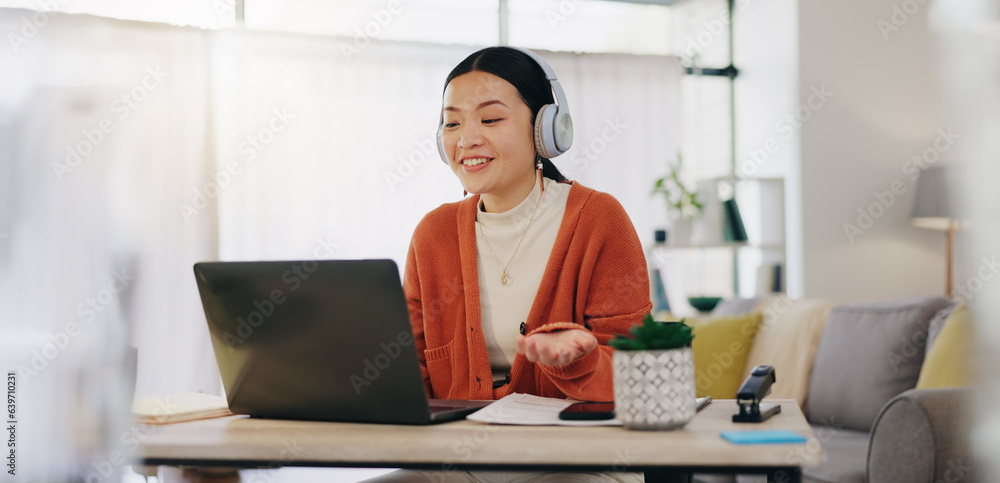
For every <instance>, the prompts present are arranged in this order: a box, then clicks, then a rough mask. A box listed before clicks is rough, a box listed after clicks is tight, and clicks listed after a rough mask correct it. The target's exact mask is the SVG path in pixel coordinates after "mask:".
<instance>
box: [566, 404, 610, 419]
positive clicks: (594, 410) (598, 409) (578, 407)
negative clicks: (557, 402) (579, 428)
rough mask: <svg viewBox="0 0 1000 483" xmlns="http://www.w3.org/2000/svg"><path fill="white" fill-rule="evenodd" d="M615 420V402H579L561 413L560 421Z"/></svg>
mask: <svg viewBox="0 0 1000 483" xmlns="http://www.w3.org/2000/svg"><path fill="white" fill-rule="evenodd" d="M614 418H615V403H613V402H578V403H573V404H572V405H570V406H569V407H568V408H566V409H563V410H562V411H560V412H559V419H565V420H567V421H591V420H598V419H614Z"/></svg>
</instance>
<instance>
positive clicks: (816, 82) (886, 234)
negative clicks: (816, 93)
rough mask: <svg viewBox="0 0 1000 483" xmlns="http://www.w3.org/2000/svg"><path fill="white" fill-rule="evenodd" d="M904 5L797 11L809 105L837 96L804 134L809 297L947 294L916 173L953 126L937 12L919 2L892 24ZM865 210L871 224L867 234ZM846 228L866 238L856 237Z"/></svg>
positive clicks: (802, 88) (821, 5)
mask: <svg viewBox="0 0 1000 483" xmlns="http://www.w3.org/2000/svg"><path fill="white" fill-rule="evenodd" d="M906 3H907V2H899V1H895V0H845V1H840V2H800V3H799V69H800V70H799V101H800V102H801V103H805V102H806V101H807V100H808V97H809V96H810V95H811V93H810V91H811V90H813V89H814V88H822V86H826V89H827V90H828V91H833V92H834V94H833V96H832V97H831V98H830V100H829V101H828V102H827V103H826V104H825V105H823V106H822V107H821V108H820V109H818V110H816V111H815V113H814V114H812V117H811V118H810V119H809V120H808V121H807V122H805V123H804V124H803V126H802V131H801V147H802V149H801V161H800V166H801V182H802V191H801V193H800V194H801V197H802V213H803V218H802V237H803V238H802V253H803V259H802V263H803V267H802V268H803V286H802V288H803V295H804V296H807V297H811V296H822V297H829V298H832V299H834V300H855V299H872V298H892V297H902V296H908V295H918V294H932V293H941V294H943V287H944V255H943V254H944V236H943V234H942V233H941V232H934V231H928V230H923V229H918V228H913V227H912V226H911V225H910V219H909V216H910V209H911V206H912V199H913V192H914V183H913V178H912V177H911V176H909V174H908V173H907V166H908V165H907V163H908V162H910V163H912V161H911V158H912V156H914V155H920V154H921V153H922V152H923V151H924V150H925V148H928V147H932V146H934V143H935V140H936V138H937V137H938V136H939V134H938V129H945V130H946V129H947V128H948V124H947V122H946V121H945V120H944V117H943V115H942V112H941V102H940V98H941V94H940V87H939V85H938V82H937V79H938V76H939V75H940V72H939V69H938V67H937V65H936V61H935V60H934V57H935V56H934V53H933V50H934V43H933V38H932V37H931V34H930V32H929V30H928V27H927V8H926V7H924V6H922V5H919V4H918V2H916V1H915V0H910V2H909V3H912V5H913V7H914V8H913V9H912V10H915V13H913V14H912V15H911V16H910V17H909V18H908V19H904V18H903V16H902V15H901V14H897V15H896V17H895V18H894V17H893V14H894V12H895V11H894V10H893V8H894V6H898V5H901V4H906ZM897 8H898V7H897ZM894 20H895V21H896V23H899V24H900V25H898V26H897V25H896V24H894V23H893V21H894ZM880 21H881V22H880ZM890 27H892V28H898V30H892V29H891V28H890ZM882 29H885V30H884V33H883V30H882ZM957 142H960V141H957ZM938 146H939V147H944V146H946V144H945V143H939V144H938ZM952 146H953V145H952ZM929 157H930V158H933V156H929ZM941 157H942V159H946V158H947V157H948V153H947V151H944V152H943V153H941ZM941 162H942V161H938V162H937V164H941ZM893 183H896V186H897V188H898V189H897V190H896V191H897V193H898V194H896V195H891V197H890V196H883V197H882V200H883V201H881V202H880V201H879V200H878V199H877V197H876V196H875V195H874V192H876V191H878V192H880V193H885V192H889V193H891V191H890V189H891V187H892V185H893ZM859 208H861V209H862V210H865V211H867V212H869V213H870V214H871V215H872V223H871V226H870V227H868V228H867V229H863V228H862V224H864V223H865V220H864V219H863V218H862V219H861V220H860V221H859V216H860V214H859V212H858V209H859ZM880 208H881V210H880ZM879 214H880V215H881V216H878V217H876V216H874V215H879ZM846 223H850V224H852V225H855V226H858V228H859V229H863V231H864V233H861V234H855V235H854V236H853V238H851V237H849V236H848V235H847V234H846V233H845V224H846Z"/></svg>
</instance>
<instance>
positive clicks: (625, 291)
mask: <svg viewBox="0 0 1000 483" xmlns="http://www.w3.org/2000/svg"><path fill="white" fill-rule="evenodd" d="M478 206H479V196H471V197H469V198H466V199H464V200H462V201H459V202H455V203H448V204H444V205H441V206H440V207H439V208H437V209H435V210H433V211H431V212H430V213H428V214H427V215H426V216H425V217H424V218H423V220H421V221H420V224H419V225H417V228H416V230H415V231H414V233H413V239H412V241H411V242H410V250H409V254H408V255H407V260H406V271H405V275H404V277H403V279H404V280H403V287H404V290H405V292H406V300H407V306H408V308H409V312H410V320H411V322H412V324H413V333H414V338H415V343H416V347H417V354H418V355H419V358H420V366H421V372H422V374H423V378H424V385H425V387H426V389H427V393H428V395H430V396H431V397H434V398H442V399H499V398H501V397H503V396H506V395H508V394H511V393H513V392H518V393H526V394H534V395H538V396H546V397H560V398H562V397H570V398H574V399H578V400H581V401H611V400H613V399H614V390H613V385H612V370H611V353H612V351H613V350H614V349H612V348H611V347H609V346H608V345H607V342H608V340H609V339H611V337H613V336H614V334H623V333H626V332H627V331H628V329H629V327H631V326H632V325H633V324H635V323H638V322H641V321H642V317H643V315H644V314H646V313H647V312H649V311H650V309H651V308H652V303H650V300H649V278H648V275H647V273H646V262H645V256H644V255H643V251H642V246H641V244H640V243H639V239H638V237H637V236H636V232H635V228H634V227H633V226H632V222H631V220H630V219H629V217H628V215H627V214H626V213H625V210H624V209H623V208H622V206H621V204H619V203H618V200H616V199H615V198H614V197H612V196H611V195H609V194H607V193H602V192H599V191H595V190H593V189H591V188H586V187H584V186H582V185H580V184H579V183H575V182H573V183H572V187H571V188H570V192H569V199H568V200H567V202H566V212H565V214H564V215H563V219H562V223H561V225H560V227H559V233H558V235H557V237H556V241H555V245H554V246H553V248H552V253H551V254H550V255H549V261H548V264H547V266H546V267H545V272H544V274H543V276H542V282H541V284H540V286H539V287H538V292H537V294H536V295H535V300H534V302H533V303H532V306H531V310H530V312H529V314H528V320H526V321H523V322H524V323H525V325H526V332H527V334H529V335H530V334H534V333H540V332H550V331H556V330H562V329H580V330H589V331H590V332H591V333H593V334H594V335H595V336H596V337H597V341H598V342H599V345H598V347H597V348H596V349H594V350H593V351H591V352H590V353H589V354H587V355H585V356H583V357H580V358H579V359H577V360H575V361H573V362H571V363H570V364H567V365H565V366H546V365H542V364H535V363H532V362H529V361H528V360H527V359H526V358H525V356H524V355H523V354H520V353H518V354H517V355H516V356H515V358H514V362H513V366H512V367H511V376H510V382H509V383H507V384H506V385H504V386H502V387H499V388H497V389H493V384H492V375H491V370H490V361H489V356H488V355H487V351H486V339H485V337H484V336H483V331H482V327H481V319H480V303H479V276H478V271H477V265H476V232H475V219H476V209H477V207H478ZM521 322H522V321H519V320H512V321H510V323H512V324H520V323H521Z"/></svg>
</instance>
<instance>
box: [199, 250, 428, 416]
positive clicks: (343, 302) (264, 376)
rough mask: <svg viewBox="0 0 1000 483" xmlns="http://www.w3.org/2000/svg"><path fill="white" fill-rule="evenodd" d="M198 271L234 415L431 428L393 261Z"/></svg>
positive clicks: (242, 265) (216, 265)
mask: <svg viewBox="0 0 1000 483" xmlns="http://www.w3.org/2000/svg"><path fill="white" fill-rule="evenodd" d="M194 271H195V278H196V279H197V282H198V289H199V291H200V293H201V297H202V304H203V306H204V309H205V317H206V318H207V320H208V327H209V332H210V334H211V338H212V345H213V347H214V350H215V354H216V360H217V361H218V363H219V371H220V373H221V374H222V381H223V385H224V386H225V388H226V394H227V398H228V400H229V406H230V409H231V410H232V411H233V412H234V413H239V414H250V415H253V416H261V417H271V418H287V419H308V420H335V421H359V422H381V423H415V424H421V423H426V422H427V420H428V418H429V410H428V403H427V397H426V394H425V392H424V387H423V383H422V379H421V375H420V368H419V363H418V361H417V353H416V349H415V347H414V344H413V332H412V329H411V327H410V322H409V314H408V313H407V309H406V301H405V298H404V296H403V291H402V287H401V286H400V278H399V271H398V268H397V267H396V264H395V262H393V261H392V260H324V261H313V260H309V261H288V262H205V263H198V264H195V267H194Z"/></svg>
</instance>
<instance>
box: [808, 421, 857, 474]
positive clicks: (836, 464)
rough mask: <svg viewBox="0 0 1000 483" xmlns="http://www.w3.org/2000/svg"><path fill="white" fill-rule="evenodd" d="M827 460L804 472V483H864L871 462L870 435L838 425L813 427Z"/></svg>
mask: <svg viewBox="0 0 1000 483" xmlns="http://www.w3.org/2000/svg"><path fill="white" fill-rule="evenodd" d="M812 427H813V432H815V433H816V439H818V440H819V441H820V444H821V445H822V446H823V452H824V453H826V461H825V462H823V464H821V465H819V466H815V467H812V468H803V469H802V481H803V483H805V482H809V483H855V482H857V483H864V481H865V464H866V463H867V461H868V432H867V431H854V430H850V429H844V428H841V427H839V426H837V425H836V423H834V424H832V425H816V424H814V425H812Z"/></svg>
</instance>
